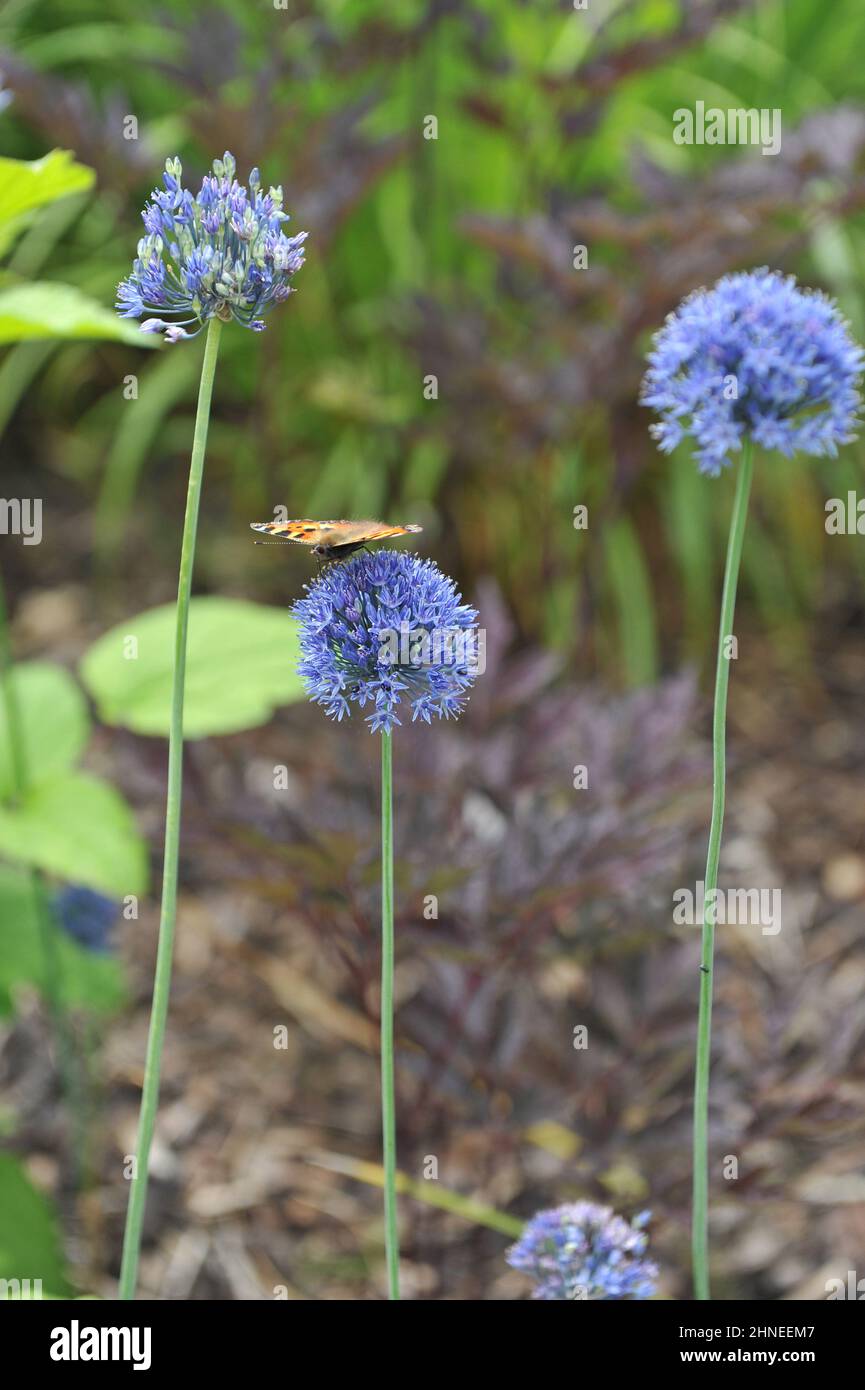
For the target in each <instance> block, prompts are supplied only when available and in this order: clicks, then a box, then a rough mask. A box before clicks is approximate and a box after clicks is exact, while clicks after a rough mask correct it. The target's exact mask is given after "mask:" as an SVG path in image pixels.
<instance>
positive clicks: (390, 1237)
mask: <svg viewBox="0 0 865 1390" xmlns="http://www.w3.org/2000/svg"><path fill="white" fill-rule="evenodd" d="M381 1134H382V1150H383V1154H384V1158H383V1162H384V1243H385V1253H386V1255H387V1288H388V1298H390V1299H397V1298H399V1232H398V1230H397V1218H396V1105H395V1102H394V1084H393V735H392V734H386V733H382V736H381Z"/></svg>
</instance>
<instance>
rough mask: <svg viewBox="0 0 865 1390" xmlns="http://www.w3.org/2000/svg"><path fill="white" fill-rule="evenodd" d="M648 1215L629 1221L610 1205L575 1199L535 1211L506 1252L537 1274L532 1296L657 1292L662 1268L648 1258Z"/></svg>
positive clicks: (619, 1296) (514, 1263) (516, 1263)
mask: <svg viewBox="0 0 865 1390" xmlns="http://www.w3.org/2000/svg"><path fill="white" fill-rule="evenodd" d="M648 1219H649V1213H648V1212H642V1213H641V1214H640V1215H639V1216H637V1217H635V1218H634V1220H633V1221H632V1222H631V1223H630V1225H629V1224H628V1222H627V1221H625V1220H624V1219H623V1218H622V1217H621V1216H616V1214H615V1212H613V1211H612V1209H611V1208H610V1207H601V1206H596V1205H595V1203H593V1202H571V1203H568V1204H567V1205H565V1206H561V1207H553V1208H551V1209H550V1210H549V1211H539V1212H538V1214H537V1215H536V1216H533V1217H532V1219H531V1221H530V1222H529V1224H528V1225H527V1226H526V1229H525V1230H524V1231H523V1234H522V1235H521V1237H520V1239H519V1240H518V1241H517V1243H516V1245H512V1246H511V1248H510V1250H508V1252H507V1255H506V1257H505V1258H506V1259H507V1262H508V1264H509V1265H511V1266H512V1267H513V1268H514V1269H518V1270H520V1271H521V1272H522V1273H524V1274H528V1275H530V1277H531V1278H532V1279H534V1281H535V1288H534V1290H533V1292H532V1298H536V1299H545V1300H552V1299H576V1298H585V1299H640V1298H651V1297H652V1295H653V1294H654V1292H655V1281H656V1279H657V1277H658V1269H657V1266H656V1265H655V1264H653V1263H652V1262H651V1260H647V1259H645V1258H644V1254H645V1249H646V1241H647V1237H646V1234H645V1232H644V1230H643V1229H642V1228H643V1226H644V1225H645V1224H646V1222H647V1221H648Z"/></svg>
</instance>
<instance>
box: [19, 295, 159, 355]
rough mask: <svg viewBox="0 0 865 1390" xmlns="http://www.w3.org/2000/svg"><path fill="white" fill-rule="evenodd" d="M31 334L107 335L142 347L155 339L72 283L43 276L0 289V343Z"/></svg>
mask: <svg viewBox="0 0 865 1390" xmlns="http://www.w3.org/2000/svg"><path fill="white" fill-rule="evenodd" d="M32 338H110V339H112V340H114V341H117V342H122V343H134V344H135V346H136V347H145V348H146V347H150V348H152V347H155V346H157V343H158V340H157V339H155V338H153V337H152V336H151V335H149V334H147V333H142V332H141V329H140V328H139V327H138V325H137V324H135V323H131V322H130V321H129V320H128V319H121V318H118V317H117V315H116V314H114V313H112V311H111V310H110V309H106V308H105V307H104V306H103V305H102V304H98V303H97V302H96V301H95V300H93V299H90V298H89V296H88V295H86V294H82V292H81V290H78V289H76V288H75V286H74V285H54V284H49V283H48V282H47V281H45V280H40V281H34V282H33V283H32V284H20V285H12V286H10V287H9V288H6V289H2V290H0V343H20V342H23V341H25V340H27V339H32Z"/></svg>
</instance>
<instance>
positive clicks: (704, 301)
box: [642, 268, 865, 477]
mask: <svg viewBox="0 0 865 1390" xmlns="http://www.w3.org/2000/svg"><path fill="white" fill-rule="evenodd" d="M863 360H865V358H863V353H862V351H861V349H860V348H859V347H858V345H857V344H856V343H855V342H854V341H853V339H852V338H851V336H850V333H849V330H848V327H847V324H846V322H845V321H844V319H843V318H842V317H841V314H840V312H839V310H838V308H837V306H836V305H835V304H834V302H833V301H832V300H831V299H828V298H827V297H826V295H824V294H821V293H819V292H817V291H814V290H801V289H799V288H798V287H797V285H796V281H795V279H794V278H793V277H792V276H789V277H785V276H783V275H780V274H779V273H778V272H777V271H770V270H766V269H765V268H764V269H762V270H753V271H749V272H747V273H741V274H736V275H726V276H724V278H723V279H722V280H719V281H718V283H717V284H716V285H715V287H714V288H713V289H712V290H708V291H707V290H698V291H697V292H696V293H695V294H692V295H690V296H689V297H688V298H687V299H686V300H684V301H683V303H682V304H680V305H679V308H678V309H677V310H676V312H675V313H673V314H671V315H670V316H669V318H668V319H667V321H666V323H665V324H664V327H663V328H662V329H661V330H660V332H659V333H658V334H657V335H656V337H655V341H654V347H653V350H652V352H651V353H650V355H649V369H648V372H647V373H646V378H645V381H644V383H643V392H642V402H643V404H644V405H647V406H651V407H652V408H653V409H654V410H656V411H657V412H658V413H659V415H660V416H661V417H662V419H661V423H660V424H657V425H653V426H652V433H653V434H654V435H655V438H656V439H657V440H658V443H659V447H660V448H661V449H663V450H664V451H665V452H670V451H671V450H673V449H675V448H676V446H677V445H678V444H679V443H680V442H681V441H682V440H683V439H685V438H691V439H692V440H693V441H694V443H695V445H696V456H697V460H698V463H699V467H700V471H701V472H702V473H709V474H711V475H712V476H713V477H714V476H717V475H718V473H720V471H721V469H722V468H723V467H725V466H726V465H727V464H729V463H730V455H731V454H733V453H736V452H738V450H739V449H741V447H742V442H743V439H744V438H745V437H746V436H750V437H751V438H752V439H753V440H754V442H755V443H756V444H759V445H761V446H762V447H763V448H764V449H777V450H778V451H779V452H780V453H782V454H786V455H787V456H788V457H789V456H790V455H792V454H794V453H797V452H800V451H801V452H802V453H806V454H814V455H825V454H832V455H834V454H835V453H836V452H837V448H838V445H839V444H846V443H849V441H850V440H851V439H852V438H853V436H854V432H855V428H856V425H857V423H858V422H857V410H858V407H859V392H858V389H857V386H858V381H859V377H860V375H861V373H862V366H863Z"/></svg>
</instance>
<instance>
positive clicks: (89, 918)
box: [54, 885, 118, 951]
mask: <svg viewBox="0 0 865 1390" xmlns="http://www.w3.org/2000/svg"><path fill="white" fill-rule="evenodd" d="M54 913H55V916H56V918H57V921H58V922H59V924H60V926H61V927H62V928H63V930H64V931H66V932H68V933H69V935H70V936H72V937H74V938H75V940H76V941H77V942H78V943H79V944H80V945H81V946H86V947H87V949H88V951H107V950H108V947H109V944H110V942H109V938H110V934H111V929H112V927H113V926H114V923H115V922H116V920H117V913H118V906H117V903H116V902H112V900H111V899H110V898H106V897H104V896H103V894H102V893H95V892H94V891H93V889H92V888H80V887H77V886H75V885H69V886H68V887H66V888H61V890H60V892H59V893H58V894H57V896H56V897H55V899H54Z"/></svg>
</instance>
